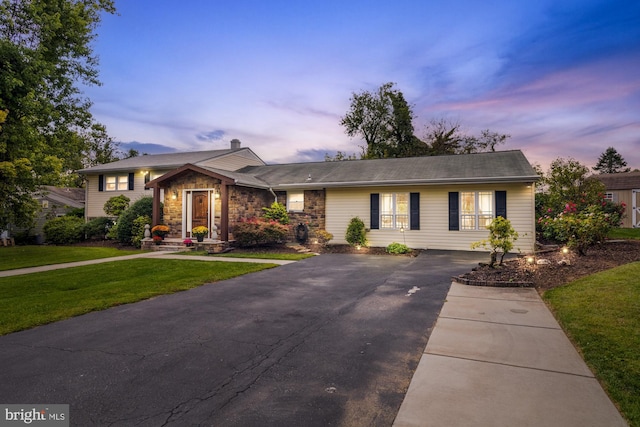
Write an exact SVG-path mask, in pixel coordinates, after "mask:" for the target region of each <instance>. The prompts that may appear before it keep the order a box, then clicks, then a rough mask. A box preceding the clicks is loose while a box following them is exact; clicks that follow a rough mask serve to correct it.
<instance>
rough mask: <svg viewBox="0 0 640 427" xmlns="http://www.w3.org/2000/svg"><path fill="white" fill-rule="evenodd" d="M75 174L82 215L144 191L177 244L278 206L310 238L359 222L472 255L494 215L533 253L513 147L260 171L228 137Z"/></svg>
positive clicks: (228, 232)
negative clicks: (219, 146) (205, 146)
mask: <svg viewBox="0 0 640 427" xmlns="http://www.w3.org/2000/svg"><path fill="white" fill-rule="evenodd" d="M80 172H81V173H83V174H85V176H86V179H87V186H86V192H87V194H86V199H87V203H86V206H87V208H86V216H87V219H90V218H93V217H97V216H104V212H103V211H102V208H103V205H104V203H105V202H106V201H107V200H108V199H109V198H111V197H113V196H116V195H119V194H124V195H126V196H127V197H129V198H130V199H131V200H132V201H134V200H135V199H136V198H138V197H140V196H141V195H148V194H152V195H153V198H154V212H153V223H154V224H157V223H158V222H159V218H160V213H161V212H160V206H161V202H162V203H163V211H162V215H163V223H164V224H166V225H168V226H169V227H170V229H171V232H170V234H169V237H175V238H186V237H190V236H191V229H192V228H193V227H194V226H196V225H205V226H207V227H208V228H209V230H210V235H209V236H208V237H209V238H210V239H216V238H217V239H219V240H221V241H231V240H233V227H234V225H235V224H236V223H238V222H239V221H242V220H245V219H249V218H252V217H259V216H261V214H262V208H263V207H266V206H270V205H271V204H272V203H273V202H274V201H278V202H280V203H282V204H284V205H285V206H286V208H287V210H288V212H289V216H290V219H291V223H292V224H293V225H294V226H295V225H297V224H300V223H303V224H307V225H308V227H309V235H310V237H313V233H314V231H315V230H322V229H324V230H326V231H328V232H329V233H332V234H333V236H334V238H333V240H332V241H331V242H330V243H335V244H344V243H346V240H345V233H346V229H347V225H348V224H349V222H350V220H351V219H352V218H354V217H359V218H360V219H362V220H363V221H364V223H365V226H366V228H367V239H368V241H369V244H370V245H371V246H379V247H384V246H387V245H388V244H390V243H392V242H399V243H405V244H406V245H407V246H409V247H411V248H416V249H445V250H470V246H471V243H472V242H476V241H478V240H482V239H485V238H486V237H487V236H488V234H487V233H488V232H487V230H486V228H485V226H486V225H488V224H489V223H490V222H491V220H492V219H493V218H495V217H497V216H503V217H506V218H508V219H509V220H510V221H511V223H512V225H513V227H514V228H515V229H516V231H517V232H518V233H519V235H520V237H519V239H518V241H517V242H516V245H515V246H516V247H517V248H519V249H520V250H522V251H533V249H534V243H535V212H534V211H535V209H534V200H535V196H534V194H535V188H534V187H535V182H536V180H537V179H538V175H537V174H536V172H535V171H534V170H533V168H532V167H531V165H530V164H529V162H528V161H527V159H526V158H525V156H524V155H523V154H522V152H521V151H519V150H513V151H499V152H488V153H477V154H461V155H452V156H434V157H410V158H398V159H378V160H350V161H339V162H316V163H291V164H276V165H267V164H265V163H264V162H263V161H262V160H260V158H259V157H258V156H257V155H255V153H253V151H251V150H250V149H248V148H241V147H240V144H239V141H237V140H234V141H233V143H232V146H231V148H230V149H224V150H214V151H204V152H193V153H174V154H159V155H145V156H140V157H134V158H129V159H125V160H121V161H117V162H113V163H109V164H105V165H99V166H94V167H92V168H88V169H84V170H81V171H80Z"/></svg>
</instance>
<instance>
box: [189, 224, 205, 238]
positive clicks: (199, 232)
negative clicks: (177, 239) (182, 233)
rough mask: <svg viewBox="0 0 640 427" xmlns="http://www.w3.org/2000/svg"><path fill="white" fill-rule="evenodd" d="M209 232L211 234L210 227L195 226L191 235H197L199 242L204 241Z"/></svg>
mask: <svg viewBox="0 0 640 427" xmlns="http://www.w3.org/2000/svg"><path fill="white" fill-rule="evenodd" d="M207 234H209V229H208V228H207V227H205V226H204V225H199V226H197V227H193V229H192V230H191V235H192V236H195V237H196V239H198V242H202V241H203V240H204V237H205V236H206V235H207Z"/></svg>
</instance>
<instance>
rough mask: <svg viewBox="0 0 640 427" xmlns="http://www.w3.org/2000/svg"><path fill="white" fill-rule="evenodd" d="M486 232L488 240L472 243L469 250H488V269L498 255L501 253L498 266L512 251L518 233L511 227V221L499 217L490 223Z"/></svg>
mask: <svg viewBox="0 0 640 427" xmlns="http://www.w3.org/2000/svg"><path fill="white" fill-rule="evenodd" d="M487 230H489V238H488V239H485V240H481V241H479V242H474V243H472V244H471V248H472V249H475V248H478V247H480V246H482V247H484V248H490V249H491V261H490V262H489V266H490V267H493V266H495V264H496V261H497V259H498V253H501V256H500V262H499V265H502V261H503V260H504V256H505V254H507V253H508V252H509V251H510V250H511V249H513V244H514V242H515V241H516V240H518V232H517V231H516V230H515V229H514V228H513V227H512V226H511V221H509V220H508V219H506V218H503V217H501V216H499V217H497V218H496V219H494V220H493V221H491V224H489V226H488V227H487Z"/></svg>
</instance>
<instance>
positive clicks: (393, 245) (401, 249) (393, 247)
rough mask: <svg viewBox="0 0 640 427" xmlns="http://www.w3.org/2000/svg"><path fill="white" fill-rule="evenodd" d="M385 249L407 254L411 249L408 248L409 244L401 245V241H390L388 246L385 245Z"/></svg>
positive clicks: (393, 252)
mask: <svg viewBox="0 0 640 427" xmlns="http://www.w3.org/2000/svg"><path fill="white" fill-rule="evenodd" d="M386 251H387V253H390V254H396V255H400V254H408V253H409V252H411V249H410V248H409V246H407V245H403V244H402V243H396V242H393V243H390V244H389V246H387V249H386Z"/></svg>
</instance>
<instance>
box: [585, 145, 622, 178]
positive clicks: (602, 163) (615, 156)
mask: <svg viewBox="0 0 640 427" xmlns="http://www.w3.org/2000/svg"><path fill="white" fill-rule="evenodd" d="M626 166H627V162H625V160H624V159H623V158H622V156H621V155H620V154H619V153H618V151H616V149H615V148H613V147H609V148H607V149H606V151H605V152H604V153H602V154H601V155H600V157H599V158H598V163H597V164H596V165H595V166H594V167H593V170H594V171H597V172H599V173H621V172H629V171H630V170H631V168H628V167H626Z"/></svg>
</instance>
